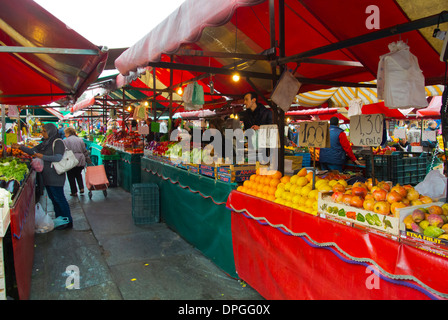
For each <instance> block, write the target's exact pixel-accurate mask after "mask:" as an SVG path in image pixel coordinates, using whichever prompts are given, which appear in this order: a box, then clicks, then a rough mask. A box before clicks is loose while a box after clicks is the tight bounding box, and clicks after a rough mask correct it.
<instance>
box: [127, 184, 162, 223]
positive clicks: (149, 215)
mask: <svg viewBox="0 0 448 320" xmlns="http://www.w3.org/2000/svg"><path fill="white" fill-rule="evenodd" d="M132 219H133V220H134V223H135V224H153V223H158V222H160V205H159V187H158V186H157V184H155V183H135V184H133V185H132Z"/></svg>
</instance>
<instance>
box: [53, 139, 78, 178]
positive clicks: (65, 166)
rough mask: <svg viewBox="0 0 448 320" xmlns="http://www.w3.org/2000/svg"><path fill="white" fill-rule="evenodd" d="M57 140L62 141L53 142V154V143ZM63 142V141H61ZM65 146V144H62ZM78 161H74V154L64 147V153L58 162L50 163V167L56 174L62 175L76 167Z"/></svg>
mask: <svg viewBox="0 0 448 320" xmlns="http://www.w3.org/2000/svg"><path fill="white" fill-rule="evenodd" d="M57 140H61V141H62V139H56V140H54V142H53V153H54V143H55V142H56V141H57ZM62 142H64V141H62ZM64 145H65V144H64ZM78 163H79V161H78V159H76V157H75V154H74V153H73V151H72V150H69V149H67V147H65V152H64V154H63V155H62V159H61V161H59V162H52V163H51V167H52V168H54V169H55V170H56V173H57V174H63V173H65V172H67V171H68V170H70V169H73V168H74V167H76V166H77V165H78Z"/></svg>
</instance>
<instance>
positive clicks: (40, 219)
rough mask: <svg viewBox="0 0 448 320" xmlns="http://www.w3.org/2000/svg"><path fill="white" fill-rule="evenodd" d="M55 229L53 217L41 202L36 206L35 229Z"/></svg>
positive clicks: (44, 231)
mask: <svg viewBox="0 0 448 320" xmlns="http://www.w3.org/2000/svg"><path fill="white" fill-rule="evenodd" d="M53 229H54V222H53V219H51V217H50V216H49V215H48V214H47V213H46V212H45V211H44V209H43V208H42V205H41V204H40V203H36V206H35V219H34V231H35V232H36V233H47V232H50V231H51V230H53Z"/></svg>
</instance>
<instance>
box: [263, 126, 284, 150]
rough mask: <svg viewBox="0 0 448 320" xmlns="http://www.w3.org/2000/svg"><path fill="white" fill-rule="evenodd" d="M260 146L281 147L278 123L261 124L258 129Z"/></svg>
mask: <svg viewBox="0 0 448 320" xmlns="http://www.w3.org/2000/svg"><path fill="white" fill-rule="evenodd" d="M258 147H259V148H279V147H280V136H279V135H278V127H277V125H276V124H268V125H262V126H260V129H258Z"/></svg>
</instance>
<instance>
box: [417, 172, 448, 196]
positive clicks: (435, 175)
mask: <svg viewBox="0 0 448 320" xmlns="http://www.w3.org/2000/svg"><path fill="white" fill-rule="evenodd" d="M446 184H447V182H446V177H445V176H444V175H442V174H441V173H440V171H439V170H431V171H429V173H428V174H427V175H426V177H425V179H424V180H423V181H422V182H420V183H419V184H417V185H416V186H415V190H417V191H418V192H419V193H420V194H422V195H424V196H428V197H430V198H432V199H438V198H444V197H445V196H446Z"/></svg>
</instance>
